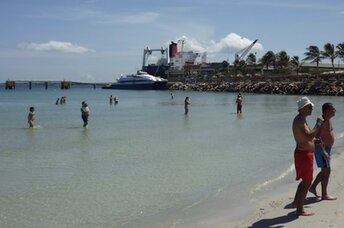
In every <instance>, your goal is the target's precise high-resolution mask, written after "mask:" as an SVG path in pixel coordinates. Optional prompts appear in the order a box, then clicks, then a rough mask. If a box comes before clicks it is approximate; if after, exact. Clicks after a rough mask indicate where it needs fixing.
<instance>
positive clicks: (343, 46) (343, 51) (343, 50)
mask: <svg viewBox="0 0 344 228" xmlns="http://www.w3.org/2000/svg"><path fill="white" fill-rule="evenodd" d="M336 48H337V51H336V54H337V56H338V57H339V58H340V59H341V60H342V61H343V62H344V42H343V43H340V44H337V46H336Z"/></svg>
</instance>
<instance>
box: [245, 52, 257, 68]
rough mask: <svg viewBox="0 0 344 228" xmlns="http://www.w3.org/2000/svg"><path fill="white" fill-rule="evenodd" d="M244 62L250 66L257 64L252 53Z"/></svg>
mask: <svg viewBox="0 0 344 228" xmlns="http://www.w3.org/2000/svg"><path fill="white" fill-rule="evenodd" d="M246 62H247V64H250V65H255V64H256V62H257V57H256V55H255V54H253V53H250V54H249V55H248V56H247V58H246Z"/></svg>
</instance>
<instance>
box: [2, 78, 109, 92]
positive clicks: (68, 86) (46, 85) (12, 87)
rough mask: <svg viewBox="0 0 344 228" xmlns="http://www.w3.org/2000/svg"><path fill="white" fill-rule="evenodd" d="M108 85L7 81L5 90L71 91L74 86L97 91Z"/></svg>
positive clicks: (73, 82) (71, 82)
mask: <svg viewBox="0 0 344 228" xmlns="http://www.w3.org/2000/svg"><path fill="white" fill-rule="evenodd" d="M105 84H106V83H92V82H75V81H67V80H63V81H34V80H32V81H31V80H7V81H6V82H5V89H6V90H15V89H16V87H19V86H20V87H28V88H29V90H31V89H32V88H33V87H42V86H43V87H44V88H45V89H46V90H47V89H48V88H49V87H52V88H55V89H56V88H60V89H63V90H64V89H71V88H72V87H73V86H77V87H85V86H89V87H93V89H96V88H97V87H102V86H104V85H105Z"/></svg>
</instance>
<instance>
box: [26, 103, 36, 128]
mask: <svg viewBox="0 0 344 228" xmlns="http://www.w3.org/2000/svg"><path fill="white" fill-rule="evenodd" d="M27 122H28V124H29V128H33V127H34V126H35V108H34V107H30V111H29V114H28V115H27Z"/></svg>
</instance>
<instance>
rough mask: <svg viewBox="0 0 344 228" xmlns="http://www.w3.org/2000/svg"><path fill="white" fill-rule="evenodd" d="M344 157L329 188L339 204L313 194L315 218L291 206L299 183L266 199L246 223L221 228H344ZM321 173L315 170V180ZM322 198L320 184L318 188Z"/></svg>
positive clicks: (310, 205) (310, 203) (309, 206)
mask: <svg viewBox="0 0 344 228" xmlns="http://www.w3.org/2000/svg"><path fill="white" fill-rule="evenodd" d="M343 164H344V156H343V155H340V156H336V157H335V158H334V159H333V161H332V173H331V176H330V182H329V186H328V193H329V195H331V196H336V197H337V200H331V201H320V200H317V199H316V198H315V197H314V195H313V194H311V193H308V195H307V198H306V201H305V210H306V211H309V212H314V213H315V215H313V216H300V217H298V216H296V214H295V209H292V208H289V207H288V205H290V203H291V202H292V201H293V198H294V195H295V191H296V188H297V185H298V183H299V182H296V181H295V185H293V188H291V189H286V191H285V192H283V193H281V194H278V195H273V196H271V197H269V198H264V199H262V200H260V201H259V202H257V203H256V204H255V206H256V209H255V214H254V215H252V216H249V217H247V218H246V219H244V220H243V221H239V222H231V223H225V224H224V223H223V224H218V225H217V226H216V227H219V228H225V227H226V228H228V227H230V228H232V227H237V228H242V227H253V228H254V227H256V228H258V227H259V228H260V227H291V228H293V227H302V228H307V227H312V228H318V227H319V228H323V227H333V228H337V227H338V228H339V227H344V166H343ZM319 171H320V169H318V168H315V169H314V178H315V176H316V175H317V174H318V172H319ZM317 192H318V195H319V194H321V187H320V184H319V185H318V187H317Z"/></svg>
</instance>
